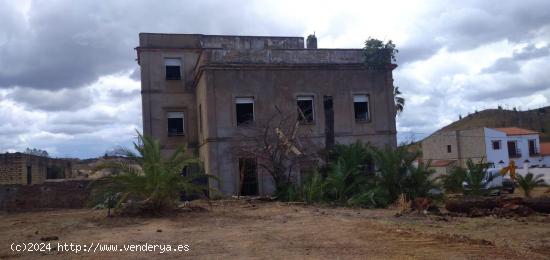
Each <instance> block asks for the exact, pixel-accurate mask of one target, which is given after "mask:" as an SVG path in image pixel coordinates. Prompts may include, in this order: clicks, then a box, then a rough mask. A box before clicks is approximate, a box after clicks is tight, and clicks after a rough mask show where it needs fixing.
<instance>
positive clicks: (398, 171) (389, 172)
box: [371, 146, 419, 202]
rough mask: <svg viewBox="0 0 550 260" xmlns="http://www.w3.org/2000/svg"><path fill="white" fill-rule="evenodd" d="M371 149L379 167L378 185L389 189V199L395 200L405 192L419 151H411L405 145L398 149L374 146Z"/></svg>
mask: <svg viewBox="0 0 550 260" xmlns="http://www.w3.org/2000/svg"><path fill="white" fill-rule="evenodd" d="M371 151H372V156H373V159H374V163H375V165H376V167H377V176H376V177H377V178H376V179H377V185H379V186H381V187H383V188H384V189H386V190H387V192H388V195H389V197H388V199H389V201H390V202H393V201H395V200H397V198H398V197H399V195H400V194H402V193H403V192H404V190H405V185H406V184H405V183H406V182H407V179H408V178H409V174H410V172H409V170H410V168H411V166H412V164H413V162H414V161H415V160H416V159H417V158H418V156H419V153H418V152H410V151H408V150H407V148H406V147H403V146H402V147H398V148H397V149H392V148H391V147H386V148H384V149H377V148H372V149H371Z"/></svg>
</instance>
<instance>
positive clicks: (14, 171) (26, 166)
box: [0, 153, 72, 185]
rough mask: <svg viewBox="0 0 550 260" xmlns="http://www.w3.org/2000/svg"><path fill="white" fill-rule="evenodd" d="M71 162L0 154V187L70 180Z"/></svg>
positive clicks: (25, 155) (20, 154)
mask: <svg viewBox="0 0 550 260" xmlns="http://www.w3.org/2000/svg"><path fill="white" fill-rule="evenodd" d="M71 174H72V171H71V162H69V161H67V160H63V159H54V158H48V157H43V156H36V155H30V154H24V153H4V154H0V185H7V184H21V185H32V184H42V183H44V182H45V181H46V180H53V179H64V178H70V177H71Z"/></svg>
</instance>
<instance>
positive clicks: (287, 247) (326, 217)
mask: <svg viewBox="0 0 550 260" xmlns="http://www.w3.org/2000/svg"><path fill="white" fill-rule="evenodd" d="M199 203H200V202H194V204H195V205H198V204H199ZM201 206H204V207H206V208H207V207H208V206H207V205H206V204H205V203H204V204H201ZM105 213H106V212H105V210H90V209H82V210H56V211H43V212H28V213H10V214H6V213H2V214H0V234H1V236H0V258H22V259H25V258H36V257H38V256H42V257H45V258H52V259H53V258H55V259H59V258H62V259H63V258H65V259H68V258H71V259H73V258H107V259H115V258H117V259H123V258H133V259H149V258H151V257H163V258H174V259H176V258H193V259H195V258H200V259H225V258H231V259H234V258H238V259H250V258H254V259H262V258H269V259H283V258H284V259H365V258H376V259H380V258H384V259H387V258H391V259H394V258H400V259H403V258H405V259H416V258H418V259H464V258H491V259H548V258H550V217H549V216H544V215H539V216H535V217H530V218H527V219H496V218H492V217H486V218H477V219H469V218H450V219H446V220H442V219H437V218H435V217H425V216H420V215H416V214H412V215H407V216H404V217H394V214H395V210H391V209H384V210H369V209H349V208H328V207H317V206H304V205H299V204H290V205H289V204H286V203H280V202H261V201H248V202H247V201H243V200H239V201H236V200H226V201H216V202H214V206H213V209H212V211H198V210H195V211H192V212H181V213H178V214H176V215H173V216H171V217H162V218H122V217H115V218H106V217H105ZM52 236H56V237H58V240H52V241H48V242H44V243H51V245H52V247H57V243H67V244H70V243H71V242H72V243H73V244H75V245H76V244H79V245H82V248H83V247H84V246H83V245H90V246H89V247H90V248H91V247H92V244H91V243H94V244H93V245H95V244H97V243H101V244H116V245H118V246H119V248H118V250H117V252H99V249H96V250H97V251H96V252H79V253H75V252H61V251H59V249H58V250H55V249H53V250H52V251H50V252H12V251H11V249H10V247H11V245H12V243H14V242H15V243H21V242H27V243H40V242H42V241H41V238H47V237H52ZM145 243H147V244H149V245H153V244H170V245H171V246H172V248H173V249H174V248H176V247H177V245H178V244H181V245H188V249H189V251H187V252H185V251H182V252H165V253H160V248H158V249H156V252H128V251H124V250H122V246H123V245H130V244H138V245H143V244H145ZM180 249H182V248H180ZM120 250H122V251H120ZM46 251H47V250H46Z"/></svg>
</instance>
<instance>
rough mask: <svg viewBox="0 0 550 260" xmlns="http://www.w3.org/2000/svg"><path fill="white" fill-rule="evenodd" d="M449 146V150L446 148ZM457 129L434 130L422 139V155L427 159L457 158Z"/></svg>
mask: <svg viewBox="0 0 550 260" xmlns="http://www.w3.org/2000/svg"><path fill="white" fill-rule="evenodd" d="M447 145H450V146H451V152H450V153H449V152H448V150H447ZM457 148H458V133H457V131H445V132H436V133H434V134H432V135H431V136H429V137H427V138H426V139H424V140H423V141H422V157H423V159H424V161H427V160H458V159H459V154H458V149H457Z"/></svg>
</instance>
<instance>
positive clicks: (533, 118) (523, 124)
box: [439, 106, 550, 142]
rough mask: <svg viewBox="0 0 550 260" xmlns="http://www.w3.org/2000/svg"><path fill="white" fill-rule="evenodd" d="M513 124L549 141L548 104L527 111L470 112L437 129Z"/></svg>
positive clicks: (509, 125)
mask: <svg viewBox="0 0 550 260" xmlns="http://www.w3.org/2000/svg"><path fill="white" fill-rule="evenodd" d="M514 126H515V127H520V128H525V129H530V130H533V131H537V132H540V140H541V141H543V142H550V106H547V107H541V108H538V109H533V110H527V111H514V110H505V109H487V110H483V111H480V112H476V113H473V114H470V115H468V116H466V117H464V118H462V119H460V120H458V121H456V122H453V123H451V124H450V125H447V126H445V127H443V128H442V129H440V130H439V131H445V130H463V129H471V128H477V127H514Z"/></svg>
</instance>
